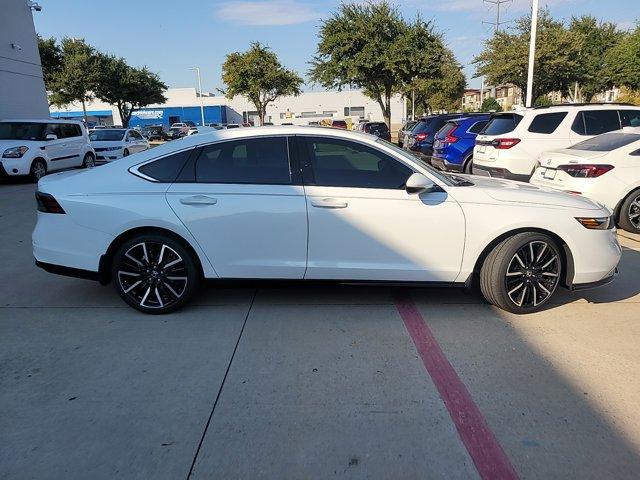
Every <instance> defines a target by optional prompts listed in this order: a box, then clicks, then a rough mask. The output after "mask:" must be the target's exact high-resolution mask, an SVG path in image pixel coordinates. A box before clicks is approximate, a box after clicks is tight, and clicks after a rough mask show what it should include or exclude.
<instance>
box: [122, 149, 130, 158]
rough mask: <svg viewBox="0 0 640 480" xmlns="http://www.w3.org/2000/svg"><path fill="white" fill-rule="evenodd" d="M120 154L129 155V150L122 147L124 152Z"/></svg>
mask: <svg viewBox="0 0 640 480" xmlns="http://www.w3.org/2000/svg"><path fill="white" fill-rule="evenodd" d="M122 156H123V157H128V156H129V150H127V149H126V148H125V149H124V152H122Z"/></svg>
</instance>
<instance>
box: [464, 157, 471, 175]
mask: <svg viewBox="0 0 640 480" xmlns="http://www.w3.org/2000/svg"><path fill="white" fill-rule="evenodd" d="M462 171H463V172H464V173H467V174H469V175H471V174H472V173H473V157H469V158H468V159H467V160H465V162H464V167H463V169H462Z"/></svg>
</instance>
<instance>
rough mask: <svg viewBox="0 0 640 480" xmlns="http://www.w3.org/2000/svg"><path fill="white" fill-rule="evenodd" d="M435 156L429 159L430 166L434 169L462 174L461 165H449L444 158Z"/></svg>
mask: <svg viewBox="0 0 640 480" xmlns="http://www.w3.org/2000/svg"><path fill="white" fill-rule="evenodd" d="M436 155H437V154H436ZM436 155H434V156H433V157H431V165H433V166H434V167H436V168H439V169H440V170H444V171H447V172H462V164H458V163H451V162H449V161H448V160H447V159H446V158H444V157H439V156H436Z"/></svg>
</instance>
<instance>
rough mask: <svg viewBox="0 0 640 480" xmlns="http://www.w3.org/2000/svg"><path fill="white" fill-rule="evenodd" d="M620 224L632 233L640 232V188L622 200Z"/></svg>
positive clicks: (619, 216) (619, 215)
mask: <svg viewBox="0 0 640 480" xmlns="http://www.w3.org/2000/svg"><path fill="white" fill-rule="evenodd" d="M618 225H620V228H622V229H623V230H626V231H627V232H630V233H640V190H636V191H635V192H631V193H630V194H629V195H628V196H627V198H625V199H624V202H622V206H621V207H620V213H619V214H618Z"/></svg>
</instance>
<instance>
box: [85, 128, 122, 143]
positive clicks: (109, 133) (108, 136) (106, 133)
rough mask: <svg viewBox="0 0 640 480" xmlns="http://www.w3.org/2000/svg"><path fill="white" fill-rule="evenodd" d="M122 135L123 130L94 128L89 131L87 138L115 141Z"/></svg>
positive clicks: (94, 140)
mask: <svg viewBox="0 0 640 480" xmlns="http://www.w3.org/2000/svg"><path fill="white" fill-rule="evenodd" d="M122 137H124V130H96V131H94V132H91V135H89V140H91V141H92V142H117V141H118V140H122Z"/></svg>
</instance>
